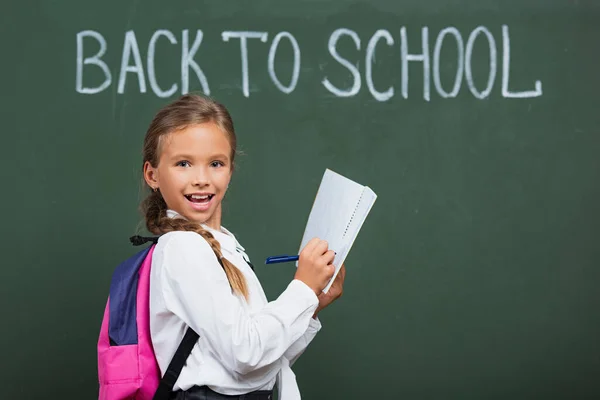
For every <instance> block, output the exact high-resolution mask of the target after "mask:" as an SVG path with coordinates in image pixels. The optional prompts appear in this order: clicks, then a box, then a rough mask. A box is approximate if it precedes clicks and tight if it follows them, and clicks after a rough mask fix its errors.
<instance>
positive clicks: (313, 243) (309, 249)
mask: <svg viewBox="0 0 600 400" xmlns="http://www.w3.org/2000/svg"><path fill="white" fill-rule="evenodd" d="M320 242H321V239H319V238H316V237H315V238H312V239H310V240H309V241H308V243H306V246H304V248H303V249H302V253H305V254H306V255H309V254H312V252H313V251H314V249H315V247H316V246H317V245H318V244H319V243H320Z"/></svg>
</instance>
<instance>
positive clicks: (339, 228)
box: [296, 169, 377, 292]
mask: <svg viewBox="0 0 600 400" xmlns="http://www.w3.org/2000/svg"><path fill="white" fill-rule="evenodd" d="M376 199H377V195H376V194H375V193H374V192H373V191H372V190H371V189H370V188H368V187H366V186H363V185H360V184H358V183H356V182H354V181H352V180H350V179H348V178H346V177H344V176H342V175H340V174H337V173H335V172H333V171H331V170H329V169H327V170H325V174H324V175H323V179H322V180H321V184H320V186H319V190H318V191H317V195H316V197H315V202H314V203H313V206H312V209H311V212H310V215H309V217H308V222H307V224H306V228H305V230H304V235H303V237H302V243H301V244H300V250H302V249H303V248H304V246H306V244H307V243H308V242H309V241H310V240H311V239H312V238H314V237H318V238H319V239H323V240H326V241H327V242H328V244H329V249H330V250H333V251H335V252H336V256H335V259H334V261H333V264H334V265H335V267H336V269H335V274H334V276H333V278H332V279H331V281H330V282H329V284H328V285H327V287H326V288H325V289H324V292H327V291H328V290H329V288H330V287H331V284H332V283H333V280H334V279H335V277H336V275H337V273H338V272H339V270H340V268H341V266H342V264H343V263H344V260H345V259H346V256H347V255H348V252H349V251H350V248H351V247H352V244H353V243H354V240H355V239H356V236H357V235H358V232H359V231H360V228H361V227H362V225H363V222H364V221H365V219H366V218H367V215H368V214H369V211H370V210H371V207H372V206H373V203H374V202H375V200H376ZM296 265H297V263H296Z"/></svg>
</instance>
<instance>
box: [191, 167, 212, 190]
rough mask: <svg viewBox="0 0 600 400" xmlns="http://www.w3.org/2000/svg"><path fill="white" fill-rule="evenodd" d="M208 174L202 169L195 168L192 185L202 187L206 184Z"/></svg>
mask: <svg viewBox="0 0 600 400" xmlns="http://www.w3.org/2000/svg"><path fill="white" fill-rule="evenodd" d="M208 181H209V180H208V174H207V171H206V170H205V169H204V168H197V169H196V170H195V171H194V177H193V180H192V184H193V185H195V186H204V185H206V184H208Z"/></svg>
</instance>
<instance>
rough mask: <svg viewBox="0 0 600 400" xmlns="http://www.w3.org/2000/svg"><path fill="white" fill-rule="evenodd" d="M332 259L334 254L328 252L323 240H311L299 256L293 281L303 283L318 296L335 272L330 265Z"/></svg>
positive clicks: (331, 251)
mask: <svg viewBox="0 0 600 400" xmlns="http://www.w3.org/2000/svg"><path fill="white" fill-rule="evenodd" d="M334 258H335V253H334V252H333V250H328V244H327V242H326V241H325V240H320V239H319V238H313V239H311V240H310V241H309V242H308V243H307V244H306V246H304V248H303V249H302V251H301V252H300V254H299V258H298V269H297V270H296V275H295V276H294V279H298V280H300V281H302V282H304V283H305V284H306V285H307V286H308V287H310V288H311V289H312V290H313V291H314V292H315V294H316V295H317V296H318V295H319V294H320V293H321V292H322V291H323V289H325V286H327V283H329V280H330V279H331V277H332V276H333V273H334V272H335V267H334V266H333V264H332V262H333V259H334Z"/></svg>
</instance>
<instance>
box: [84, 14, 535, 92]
mask: <svg viewBox="0 0 600 400" xmlns="http://www.w3.org/2000/svg"><path fill="white" fill-rule="evenodd" d="M411 34H412V33H411ZM407 35H408V34H407V29H406V27H401V28H400V34H399V48H400V56H401V65H400V71H401V72H400V73H401V80H400V88H399V89H400V94H401V96H402V97H403V98H405V99H407V98H408V86H409V85H408V83H409V63H411V64H410V65H411V67H410V68H411V69H412V68H418V67H419V66H418V64H419V63H420V64H421V67H422V69H423V93H422V95H423V99H424V100H426V101H429V100H430V99H431V95H432V89H431V81H433V87H434V89H435V93H437V95H439V96H440V97H442V98H453V97H456V96H457V95H458V93H459V91H460V90H461V87H463V85H464V84H463V81H466V86H467V88H468V90H469V92H470V93H471V94H472V95H473V96H474V97H475V98H477V99H485V98H487V97H488V96H489V95H490V93H491V92H492V89H493V88H494V86H496V85H495V83H496V79H497V77H498V75H499V74H500V76H501V79H500V80H501V82H500V86H501V95H502V97H504V98H530V97H539V96H541V95H542V82H541V81H539V80H536V81H534V82H533V83H532V86H533V89H531V88H530V89H528V90H519V91H516V90H514V88H513V90H509V87H510V84H509V81H510V77H509V72H510V71H511V70H513V69H511V57H510V42H511V39H510V32H509V28H508V26H507V25H502V26H501V49H502V52H501V55H498V49H497V47H498V46H497V41H496V38H495V37H494V35H493V34H492V32H491V31H490V29H488V28H487V27H485V26H479V27H477V28H475V29H474V30H472V31H471V32H470V33H469V35H468V36H467V37H466V40H465V38H464V37H463V35H461V33H460V32H459V31H458V29H457V28H455V27H447V28H444V29H442V30H441V31H440V32H438V33H437V36H436V37H435V43H434V46H433V52H431V51H430V50H431V49H430V37H431V35H430V30H429V28H428V27H427V26H424V27H422V28H421V32H420V36H421V48H420V49H409V48H408V39H407ZM191 38H192V34H191V32H190V31H189V30H188V29H184V30H182V32H181V36H180V37H179V40H178V37H176V36H175V34H174V33H173V32H172V31H169V30H164V29H161V30H156V31H155V32H154V33H153V35H152V37H151V38H150V41H149V42H148V45H147V53H146V54H147V57H146V63H145V65H144V63H143V61H142V57H141V55H140V47H139V43H138V41H137V39H136V35H135V32H134V31H133V30H130V31H127V32H126V33H125V38H124V42H123V47H122V56H121V66H120V69H119V76H118V82H117V93H120V94H123V93H125V86H126V81H127V78H128V77H129V79H132V78H133V79H135V77H137V81H138V90H139V91H140V92H141V93H146V91H147V90H148V89H147V83H149V85H150V89H151V90H152V92H153V93H154V94H155V95H156V96H158V97H161V98H166V97H170V96H172V95H174V94H175V93H176V92H178V91H180V92H181V94H185V93H188V91H189V87H190V70H191V71H192V72H193V74H195V76H196V79H197V80H198V82H199V83H200V86H201V89H202V92H204V93H206V94H208V95H209V94H210V85H209V82H208V79H207V77H206V75H205V74H204V71H203V70H202V68H201V66H200V64H199V63H198V61H197V60H196V58H195V56H196V53H197V52H198V50H199V49H200V46H201V44H202V41H203V39H204V35H203V32H202V31H201V30H196V31H195V34H194V35H193V41H190V39H191ZM76 39H77V40H76V42H77V60H76V62H77V68H76V80H75V87H76V91H77V92H79V93H83V94H96V93H100V92H102V91H104V90H107V89H108V88H109V87H110V86H111V85H112V84H113V77H112V74H111V72H110V68H109V66H108V65H107V64H106V62H105V61H104V60H103V56H104V55H105V54H106V52H107V49H108V45H107V43H106V39H105V38H104V36H103V35H102V34H101V33H99V32H97V31H92V30H85V31H81V32H79V33H77V37H76ZM159 40H160V41H161V42H165V43H161V44H160V45H161V46H165V45H167V43H166V42H168V43H170V44H171V45H173V46H181V59H180V63H181V64H180V65H181V69H180V71H181V76H180V80H179V82H166V79H164V78H162V79H160V80H159V79H158V77H157V76H156V73H155V59H156V56H157V53H156V48H157V45H158V43H159ZM221 40H222V41H223V42H234V41H238V42H239V43H238V45H239V50H240V65H241V81H242V88H241V92H242V94H243V95H244V96H245V97H249V96H250V90H249V86H250V74H249V66H248V43H249V41H251V40H258V41H260V42H262V43H267V42H268V41H269V33H268V32H258V31H223V32H222V33H221ZM343 40H349V41H351V42H349V43H353V44H354V46H355V47H356V49H357V50H359V51H362V47H363V42H362V40H361V38H360V36H359V35H358V34H357V33H356V32H355V31H353V30H351V29H347V28H339V29H336V30H334V31H333V32H332V33H331V35H330V37H329V40H328V50H329V54H330V56H331V57H332V59H333V60H335V61H336V62H338V63H339V64H340V65H342V66H343V67H344V68H346V69H347V70H348V73H349V74H350V76H351V77H352V79H351V82H352V84H351V85H348V87H338V86H335V85H334V84H333V83H332V82H331V81H330V80H329V78H328V77H327V76H325V77H323V79H322V81H321V83H322V85H323V88H324V90H326V91H328V92H330V93H331V94H333V95H335V96H336V97H352V96H355V95H357V94H358V93H359V92H360V91H361V90H364V87H363V82H364V83H365V84H366V88H367V90H368V91H369V93H370V94H371V95H372V96H373V98H374V99H376V100H377V101H387V100H389V99H391V98H392V97H394V96H395V95H396V88H395V87H393V86H389V87H387V88H385V87H383V88H381V87H376V85H375V83H374V79H373V66H374V65H375V63H376V59H375V50H376V48H377V47H378V46H394V45H395V44H396V40H397V39H395V38H394V36H393V35H392V34H391V33H390V32H389V31H388V30H385V29H380V30H377V31H376V32H375V33H374V34H373V35H372V36H371V37H370V38H369V40H368V42H367V45H366V48H365V50H364V64H363V65H364V70H363V71H361V70H360V69H359V65H360V61H362V60H356V59H348V58H344V57H343V56H342V55H340V54H339V52H338V50H337V45H338V43H340V42H341V41H343ZM478 40H482V41H484V42H485V43H486V44H487V48H488V50H489V72H488V79H487V82H485V84H483V83H482V82H479V83H477V84H476V82H475V81H474V79H473V73H472V66H471V62H472V57H473V47H474V45H475V42H476V41H478ZM94 42H95V43H94ZM190 42H191V45H190ZM286 42H287V43H286ZM451 42H454V43H451ZM284 45H286V46H290V48H291V49H292V54H293V63H290V64H291V65H293V67H292V70H291V79H289V80H286V82H282V80H281V79H280V77H279V75H278V72H277V71H276V70H275V57H276V55H277V51H278V49H279V48H280V46H284ZM444 45H447V46H453V49H456V65H457V68H456V75H455V77H454V82H453V83H452V85H449V83H448V82H446V83H444V85H442V82H441V77H440V63H441V62H442V61H441V60H440V58H441V56H440V55H441V53H442V46H444ZM86 46H91V47H92V48H94V49H98V48H99V49H98V50H97V52H96V54H91V55H90V54H88V53H89V52H86ZM301 59H302V57H301V50H300V45H299V44H298V41H297V40H296V38H295V37H294V35H292V34H291V33H290V32H279V33H277V34H276V35H275V36H273V38H272V39H271V41H270V44H269V53H268V59H267V68H268V73H269V77H270V79H271V81H272V83H273V85H274V86H275V87H277V89H279V90H280V91H281V92H282V93H285V94H291V93H293V92H294V90H295V89H296V87H297V85H298V81H299V78H300V70H301V68H300V67H301ZM499 60H501V66H499V62H498V61H499ZM177 62H178V63H179V60H178V61H177ZM91 68H96V69H100V71H101V72H102V73H103V75H104V80H103V82H102V83H101V84H100V85H97V86H86V84H85V83H84V81H85V76H84V75H85V72H86V71H87V70H88V69H91ZM499 68H500V71H498V69H499ZM279 74H280V75H284V76H290V71H284V72H282V71H280V72H279ZM159 81H160V84H159ZM169 83H170V85H169ZM379 85H381V83H380V84H379ZM132 87H134V85H131V84H130V85H128V88H129V90H131V88H132ZM448 87H451V90H448Z"/></svg>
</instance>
